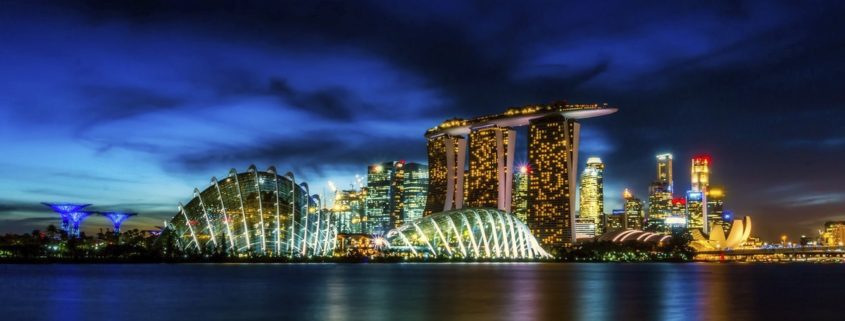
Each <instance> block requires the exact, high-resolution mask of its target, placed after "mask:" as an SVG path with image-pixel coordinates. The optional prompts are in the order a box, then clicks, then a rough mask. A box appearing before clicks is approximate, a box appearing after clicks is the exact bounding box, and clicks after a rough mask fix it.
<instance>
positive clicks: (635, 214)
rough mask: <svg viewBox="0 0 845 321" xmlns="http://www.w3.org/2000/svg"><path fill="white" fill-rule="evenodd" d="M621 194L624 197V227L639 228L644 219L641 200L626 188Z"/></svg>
mask: <svg viewBox="0 0 845 321" xmlns="http://www.w3.org/2000/svg"><path fill="white" fill-rule="evenodd" d="M622 196H623V197H624V199H625V228H629V229H635V230H641V229H642V228H643V221H644V219H645V213H644V210H643V201H642V200H640V199H639V198H636V197H634V195H633V194H632V193H631V191H629V190H628V189H627V188H626V189H625V191H624V192H623V193H622Z"/></svg>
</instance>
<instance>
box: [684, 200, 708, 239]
mask: <svg viewBox="0 0 845 321" xmlns="http://www.w3.org/2000/svg"><path fill="white" fill-rule="evenodd" d="M703 204H704V193H703V192H696V191H688V192H687V228H689V229H704V231H705V233H706V232H707V229H705V228H704V225H705V224H706V223H707V222H706V220H705V213H704V208H705V206H703Z"/></svg>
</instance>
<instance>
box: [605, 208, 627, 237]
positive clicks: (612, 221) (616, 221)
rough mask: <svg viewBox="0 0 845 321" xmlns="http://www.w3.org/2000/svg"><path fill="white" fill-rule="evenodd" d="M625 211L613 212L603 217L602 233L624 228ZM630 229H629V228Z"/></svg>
mask: <svg viewBox="0 0 845 321" xmlns="http://www.w3.org/2000/svg"><path fill="white" fill-rule="evenodd" d="M626 219H627V218H626V217H625V210H613V211H612V212H611V213H610V215H607V214H605V215H604V233H610V232H613V231H618V230H621V229H624V228H625V221H626ZM629 228H630V227H629Z"/></svg>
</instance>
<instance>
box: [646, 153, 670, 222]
mask: <svg viewBox="0 0 845 321" xmlns="http://www.w3.org/2000/svg"><path fill="white" fill-rule="evenodd" d="M656 158H657V179H656V180H655V181H654V182H652V183H651V185H650V186H649V189H648V217H647V218H646V226H645V229H646V230H649V231H653V232H668V228H667V226H666V222H665V221H666V218H668V217H669V216H671V213H672V193H673V190H674V187H673V184H674V183H673V181H672V179H673V178H672V154H669V153H666V154H660V155H657V156H656Z"/></svg>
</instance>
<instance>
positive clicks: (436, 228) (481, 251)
mask: <svg viewBox="0 0 845 321" xmlns="http://www.w3.org/2000/svg"><path fill="white" fill-rule="evenodd" d="M385 241H386V242H385V247H386V250H388V251H390V252H394V253H400V254H402V255H408V256H413V257H433V258H436V257H463V258H493V259H495V258H503V259H535V258H548V257H550V255H549V254H548V253H546V251H544V250H543V249H542V248H541V247H540V244H539V243H538V242H537V240H536V239H535V238H534V236H533V235H532V234H531V231H530V230H529V229H528V226H526V225H525V224H524V223H522V222H521V221H520V220H519V219H517V218H516V217H514V216H512V215H510V214H508V213H506V212H503V211H500V210H496V209H490V208H464V209H459V210H454V211H448V212H442V213H436V214H432V215H430V216H426V217H423V218H421V219H418V220H415V221H412V222H408V223H406V224H405V225H403V226H401V227H399V228H396V229H393V230H391V231H389V232H388V233H387V234H386V235H385Z"/></svg>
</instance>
